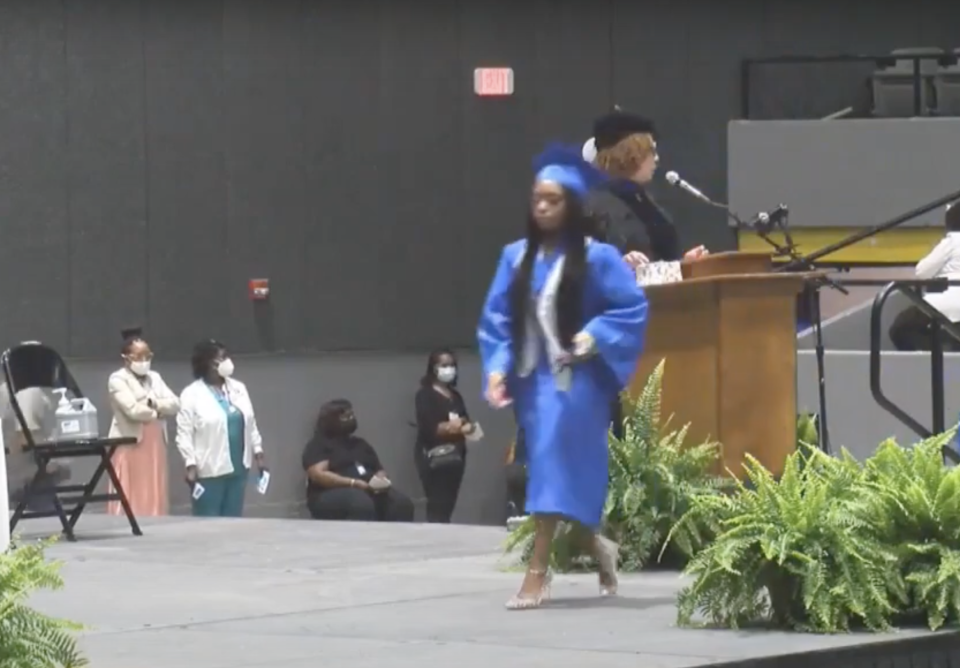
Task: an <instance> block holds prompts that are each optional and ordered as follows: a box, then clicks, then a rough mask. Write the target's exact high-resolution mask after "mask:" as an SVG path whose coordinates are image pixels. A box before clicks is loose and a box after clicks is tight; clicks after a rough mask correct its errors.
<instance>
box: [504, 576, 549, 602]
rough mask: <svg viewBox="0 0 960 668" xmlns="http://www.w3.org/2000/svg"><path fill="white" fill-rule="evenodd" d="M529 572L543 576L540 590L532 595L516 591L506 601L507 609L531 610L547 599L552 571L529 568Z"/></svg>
mask: <svg viewBox="0 0 960 668" xmlns="http://www.w3.org/2000/svg"><path fill="white" fill-rule="evenodd" d="M530 573H532V574H533V575H542V576H543V584H542V585H541V586H540V591H539V592H537V593H536V594H535V595H533V596H531V595H529V594H521V593H519V592H518V593H517V594H516V595H515V596H514V597H513V598H511V599H510V600H509V601H507V610H533V609H534V608H539V607H540V606H541V605H542V604H543V602H544V601H546V600H549V598H550V585H551V584H552V583H553V573H551V572H550V570H549V569H547V570H545V571H534V570H531V571H530Z"/></svg>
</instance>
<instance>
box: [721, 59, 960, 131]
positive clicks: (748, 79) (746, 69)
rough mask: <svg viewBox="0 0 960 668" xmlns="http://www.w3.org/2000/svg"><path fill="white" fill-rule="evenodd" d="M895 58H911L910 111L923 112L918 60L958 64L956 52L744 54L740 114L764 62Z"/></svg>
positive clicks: (746, 114) (886, 63)
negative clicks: (921, 53)
mask: <svg viewBox="0 0 960 668" xmlns="http://www.w3.org/2000/svg"><path fill="white" fill-rule="evenodd" d="M898 60H909V61H912V62H913V113H914V114H915V115H917V116H920V115H921V114H922V113H923V76H922V73H921V70H922V68H921V67H920V63H921V62H923V61H930V60H935V61H937V62H938V63H939V64H940V65H943V66H945V67H947V66H950V65H956V64H957V54H956V53H942V54H924V55H919V54H917V55H907V54H903V55H899V54H897V55H894V54H884V55H882V56H871V55H865V54H837V55H832V56H774V57H771V58H744V59H743V60H741V61H740V117H741V118H743V119H747V120H749V119H750V106H751V105H750V96H751V93H752V92H753V91H752V83H753V70H754V69H755V68H756V67H758V66H763V65H818V64H820V65H822V64H834V63H870V62H872V63H875V64H876V66H877V67H878V68H887V67H893V66H894V65H895V64H896V62H897V61H898Z"/></svg>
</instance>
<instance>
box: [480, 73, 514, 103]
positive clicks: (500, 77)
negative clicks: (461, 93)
mask: <svg viewBox="0 0 960 668" xmlns="http://www.w3.org/2000/svg"><path fill="white" fill-rule="evenodd" d="M473 92H474V93H476V94H477V95H478V96H480V97H506V96H508V95H513V68H511V67H478V68H477V69H475V70H474V71H473Z"/></svg>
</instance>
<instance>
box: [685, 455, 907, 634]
mask: <svg viewBox="0 0 960 668" xmlns="http://www.w3.org/2000/svg"><path fill="white" fill-rule="evenodd" d="M747 460H748V461H747V463H746V465H745V468H746V474H747V480H746V481H744V482H738V483H737V489H736V490H735V492H734V493H733V494H729V495H716V494H707V495H701V496H698V497H697V498H696V499H694V502H693V507H692V508H691V510H690V511H689V513H688V514H687V516H685V517H684V518H683V519H682V520H681V521H680V522H679V523H678V526H677V527H676V528H675V530H674V532H673V533H674V534H677V533H681V532H683V531H684V530H689V526H690V525H700V526H702V525H709V526H713V527H716V531H717V533H716V535H715V536H714V539H713V541H712V542H711V543H710V544H709V545H707V546H706V547H705V548H704V549H703V550H701V551H700V552H698V553H697V554H696V555H695V556H694V558H693V559H692V560H691V562H690V563H689V564H688V565H687V568H686V571H685V572H686V573H687V574H688V575H690V576H692V577H693V580H694V581H693V583H692V584H691V585H690V586H689V587H687V588H685V589H684V590H682V591H681V593H680V595H679V597H678V622H679V623H680V624H681V625H689V624H691V623H693V622H694V621H695V619H694V618H695V617H697V616H698V615H702V616H703V617H705V621H707V622H709V623H712V624H716V625H720V626H724V627H728V628H737V627H739V626H741V625H743V624H747V623H753V622H772V623H774V624H775V625H777V626H781V627H788V628H793V629H796V630H806V631H816V632H826V633H831V632H838V631H846V630H848V629H850V628H851V627H852V626H861V625H862V626H866V627H868V628H871V629H885V628H888V627H889V625H890V622H891V619H892V617H893V616H894V615H895V613H896V612H897V607H896V606H895V605H894V604H893V603H892V601H891V596H890V593H891V592H892V591H897V590H898V589H901V588H902V585H901V579H900V576H899V572H898V570H897V564H898V562H899V555H898V552H897V549H896V548H895V546H892V545H890V543H889V542H888V541H886V540H885V539H886V537H887V527H885V526H884V523H883V522H882V521H880V518H882V517H883V510H882V507H881V503H880V497H879V496H878V495H877V494H876V493H874V492H875V489H876V486H875V484H874V483H872V482H871V481H870V480H869V479H868V477H867V476H866V475H865V471H864V469H863V468H862V467H861V466H860V464H859V463H858V462H856V461H855V460H854V459H853V458H852V457H851V456H850V455H849V453H847V452H846V451H844V452H843V453H842V454H841V456H840V457H838V458H834V457H830V456H827V455H825V454H823V453H821V452H819V451H817V450H815V449H812V448H806V447H803V448H801V449H800V450H798V451H797V452H795V453H793V454H791V455H790V456H789V457H788V459H787V461H786V465H785V468H784V472H783V475H782V476H781V477H780V479H779V480H777V479H775V478H774V476H773V475H772V474H771V473H770V472H769V471H767V470H766V469H765V468H763V466H762V465H761V464H760V463H759V462H758V461H757V460H756V459H754V458H752V457H750V456H748V457H747Z"/></svg>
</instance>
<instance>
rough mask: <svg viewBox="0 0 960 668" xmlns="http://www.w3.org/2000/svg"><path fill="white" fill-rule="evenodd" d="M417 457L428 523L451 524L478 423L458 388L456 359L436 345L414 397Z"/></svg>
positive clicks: (449, 352)
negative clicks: (469, 443)
mask: <svg viewBox="0 0 960 668" xmlns="http://www.w3.org/2000/svg"><path fill="white" fill-rule="evenodd" d="M416 412H417V445H416V453H415V456H416V461H417V471H418V472H419V474H420V482H422V483H423V492H424V494H425V495H426V497H427V522H431V523H438V524H449V523H450V518H451V517H452V516H453V509H454V507H456V505H457V496H458V495H459V494H460V483H461V482H463V472H464V470H465V468H466V463H467V447H466V437H467V436H468V435H470V434H472V433H473V432H474V430H475V429H476V426H475V425H474V424H473V423H472V422H471V421H470V415H469V414H468V413H467V407H466V405H465V404H464V403H463V397H462V396H460V393H459V392H458V391H457V358H456V356H455V355H454V354H453V353H452V352H451V351H449V350H435V351H433V352H432V353H430V357H429V358H428V359H427V371H426V373H425V374H424V376H423V378H422V379H420V389H419V390H418V391H417V398H416Z"/></svg>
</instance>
